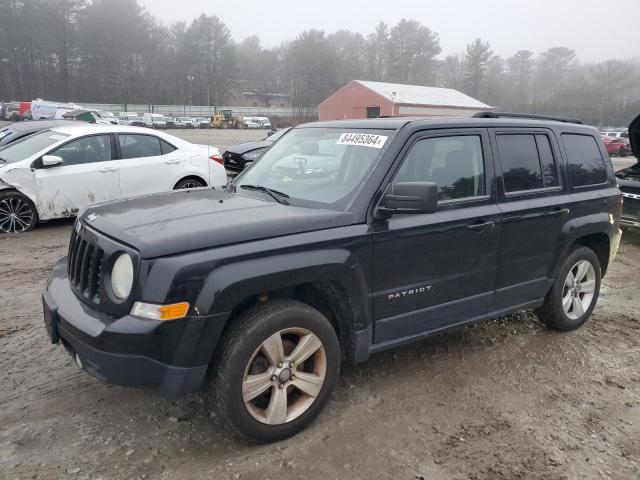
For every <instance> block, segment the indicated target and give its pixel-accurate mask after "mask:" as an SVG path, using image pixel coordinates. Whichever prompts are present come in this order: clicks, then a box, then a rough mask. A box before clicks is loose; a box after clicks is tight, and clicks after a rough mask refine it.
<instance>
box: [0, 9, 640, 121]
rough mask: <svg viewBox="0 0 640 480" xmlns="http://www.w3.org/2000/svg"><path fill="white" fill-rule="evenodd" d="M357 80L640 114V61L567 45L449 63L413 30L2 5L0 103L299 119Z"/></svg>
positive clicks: (481, 45)
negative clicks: (237, 29) (242, 100)
mask: <svg viewBox="0 0 640 480" xmlns="http://www.w3.org/2000/svg"><path fill="white" fill-rule="evenodd" d="M353 79H362V80H374V81H385V82H397V83H408V84H417V85H430V86H441V87H449V88H455V89H457V90H460V91H462V92H464V93H467V94H468V95H471V96H472V97H475V98H477V99H479V100H482V101H483V102H485V103H488V104H490V105H494V106H496V107H498V108H500V109H502V110H511V111H523V112H529V113H546V114H556V115H565V116H575V117H579V118H582V119H583V120H585V121H587V122H589V123H593V124H597V125H626V124H628V123H629V121H630V120H631V119H632V118H634V117H635V116H636V115H637V114H638V113H640V84H639V82H638V80H639V79H640V61H639V60H638V59H632V60H622V59H611V60H607V61H604V62H599V63H589V62H583V61H580V60H579V59H578V58H576V54H575V51H573V50H571V49H569V48H567V47H563V46H558V47H554V48H550V49H548V50H545V51H541V52H533V51H530V50H518V51H516V52H514V54H513V55H512V56H510V57H507V58H503V57H501V56H500V55H497V54H495V53H494V52H493V51H492V49H491V45H490V44H489V43H488V42H487V41H484V40H482V39H475V40H473V41H471V42H470V43H469V44H468V45H467V46H466V48H465V49H464V51H462V52H459V53H457V54H450V55H446V56H445V55H443V54H442V46H441V44H440V39H439V36H438V34H437V33H436V32H434V31H432V30H430V29H429V28H428V27H427V26H425V25H422V24H421V23H420V22H417V21H414V20H400V21H399V22H398V23H397V24H395V25H387V24H386V23H384V22H380V23H379V24H378V25H376V26H375V28H374V29H373V31H372V32H371V33H370V34H369V35H367V36H363V35H361V34H360V33H354V32H351V31H348V30H340V31H337V32H335V33H330V34H327V33H325V32H324V31H322V30H314V29H312V30H307V31H303V32H301V33H300V34H299V35H298V36H297V37H296V38H295V39H293V40H290V41H287V42H284V43H282V44H281V45H279V46H277V47H274V48H264V47H263V46H262V45H261V43H260V39H259V37H258V36H251V37H248V38H245V39H243V40H242V41H239V42H237V41H235V40H234V39H233V37H232V34H231V32H230V30H229V28H228V27H227V26H226V25H225V24H224V22H223V21H222V20H221V19H220V18H218V17H217V16H207V15H204V14H203V15H200V16H199V17H198V18H196V19H194V20H193V21H191V22H190V23H187V22H176V23H173V24H171V25H164V24H162V23H161V22H159V21H158V20H157V19H155V18H154V17H153V16H152V15H151V14H150V13H149V12H147V11H146V10H145V9H144V8H143V7H141V6H140V5H139V4H138V3H137V1H136V0H93V1H87V0H0V99H2V100H10V99H32V98H38V97H40V98H46V99H51V100H60V101H75V102H90V103H125V104H126V103H136V104H150V105H151V104H186V105H190V104H193V105H221V104H225V103H226V104H228V103H229V102H230V101H232V100H233V96H234V94H237V92H239V91H251V92H254V93H255V94H257V95H258V96H259V97H260V96H263V97H264V98H267V97H268V94H271V93H286V94H289V95H290V96H291V100H292V104H293V106H294V107H295V108H296V109H298V110H299V111H300V112H301V114H304V113H305V112H309V111H311V109H314V108H315V107H317V105H318V104H319V103H320V102H321V101H322V100H323V99H324V98H326V97H327V96H329V95H330V94H331V93H333V92H334V91H335V90H337V89H338V88H340V87H341V86H342V85H344V84H346V83H347V82H349V81H350V80H353Z"/></svg>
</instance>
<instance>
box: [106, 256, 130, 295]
mask: <svg viewBox="0 0 640 480" xmlns="http://www.w3.org/2000/svg"><path fill="white" fill-rule="evenodd" d="M131 287H133V262H132V261H131V256H130V255H129V254H128V253H121V254H120V256H119V257H118V258H117V259H116V261H115V263H114V264H113V268H112V269H111V290H113V293H114V294H115V296H116V297H118V298H119V299H120V300H124V299H126V298H127V297H128V296H129V294H130V293H131Z"/></svg>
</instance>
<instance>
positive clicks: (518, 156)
mask: <svg viewBox="0 0 640 480" xmlns="http://www.w3.org/2000/svg"><path fill="white" fill-rule="evenodd" d="M497 141H498V148H499V150H500V161H501V162H502V172H503V174H502V176H503V180H504V189H505V192H507V193H509V192H521V191H526V190H536V189H540V188H550V187H557V186H558V184H559V183H558V169H557V166H556V162H555V158H554V156H553V151H552V149H551V144H550V143H549V137H547V136H546V135H541V134H537V135H534V134H501V135H498V136H497Z"/></svg>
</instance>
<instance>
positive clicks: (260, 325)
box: [212, 300, 340, 442]
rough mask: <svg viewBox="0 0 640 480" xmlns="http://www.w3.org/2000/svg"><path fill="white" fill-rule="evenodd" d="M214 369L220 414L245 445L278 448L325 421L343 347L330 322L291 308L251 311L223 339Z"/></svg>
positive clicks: (304, 308)
mask: <svg viewBox="0 0 640 480" xmlns="http://www.w3.org/2000/svg"><path fill="white" fill-rule="evenodd" d="M216 358H217V361H216V364H215V365H214V368H215V369H216V370H215V376H214V379H213V383H212V395H213V401H214V407H215V409H216V411H217V413H218V415H219V416H220V418H221V419H222V420H223V421H224V422H225V423H227V425H229V426H230V427H231V428H232V429H233V430H235V431H236V432H237V433H238V434H240V435H241V436H243V437H244V438H246V439H248V440H250V441H254V442H274V441H278V440H282V439H284V438H287V437H290V436H292V435H295V434H296V433H298V432H299V431H301V430H302V429H304V428H305V427H306V426H307V425H308V424H309V423H311V422H312V421H313V419H314V418H315V417H316V416H317V415H318V414H319V413H320V411H321V410H322V408H323V407H324V405H325V404H326V403H327V401H328V399H329V395H330V394H331V392H332V391H333V388H334V387H335V384H336V381H337V378H338V373H339V369H340V346H339V343H338V338H337V335H336V333H335V331H334V329H333V327H332V326H331V323H329V321H328V320H327V318H326V317H325V316H324V315H322V314H321V313H320V312H318V311H317V310H315V309H313V308H311V307H309V306H308V305H305V304H303V303H300V302H296V301H292V300H277V301H273V302H269V303H265V304H260V305H258V306H257V307H254V308H251V309H249V310H248V311H247V312H245V313H244V314H243V315H242V316H241V317H240V318H238V319H237V321H236V322H235V323H234V325H233V326H232V327H231V330H230V331H229V333H228V334H227V335H226V336H225V340H224V342H223V344H222V347H221V349H220V351H219V352H218V353H217V357H216Z"/></svg>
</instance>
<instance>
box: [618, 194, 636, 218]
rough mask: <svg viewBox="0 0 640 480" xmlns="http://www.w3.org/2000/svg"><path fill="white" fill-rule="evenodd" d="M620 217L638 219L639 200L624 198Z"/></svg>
mask: <svg viewBox="0 0 640 480" xmlns="http://www.w3.org/2000/svg"><path fill="white" fill-rule="evenodd" d="M622 215H624V216H625V217H634V218H638V215H640V198H630V197H624V202H623V205H622Z"/></svg>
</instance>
